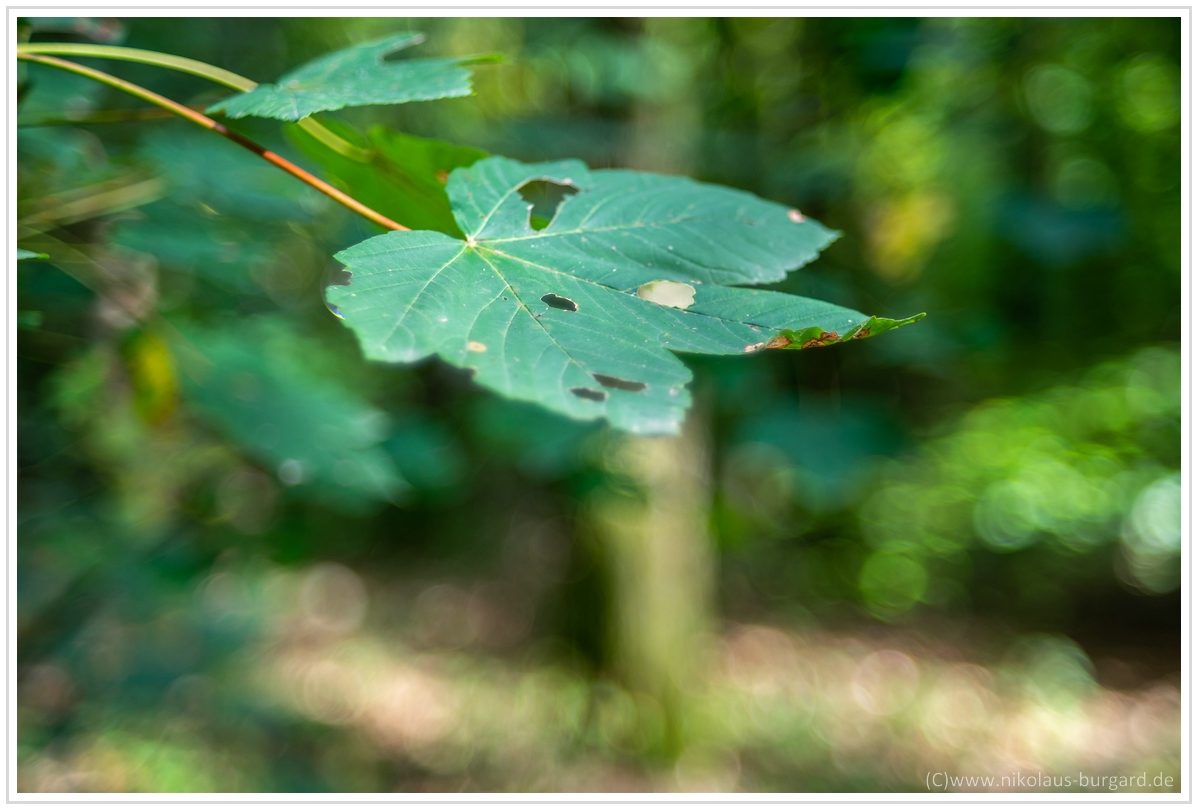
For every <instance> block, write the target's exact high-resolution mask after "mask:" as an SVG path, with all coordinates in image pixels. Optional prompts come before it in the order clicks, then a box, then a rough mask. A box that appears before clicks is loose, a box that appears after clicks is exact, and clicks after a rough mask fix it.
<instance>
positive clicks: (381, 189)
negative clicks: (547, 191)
mask: <svg viewBox="0 0 1198 810" xmlns="http://www.w3.org/2000/svg"><path fill="white" fill-rule="evenodd" d="M327 123H328V128H329V129H331V130H333V132H335V133H337V134H338V135H340V136H341V137H343V138H345V139H346V140H348V141H350V142H351V143H354V144H357V145H360V146H362V147H363V149H364V151H365V152H367V153H369V154H370V159H369V161H366V162H363V161H360V160H354V159H353V158H349V157H346V156H345V155H342V154H339V153H338V152H334V151H333V150H332V149H329V148H328V147H327V146H325V145H323V144H321V143H320V142H318V141H317V140H316V139H315V138H313V137H312V136H311V135H309V134H308V133H307V132H304V131H303V130H301V129H298V128H296V129H294V131H292V132H291V133H290V135H291V137H292V140H293V141H294V142H295V144H296V145H297V146H299V147H300V148H301V149H303V150H304V151H305V152H306V153H307V154H308V155H310V156H311V157H312V159H313V160H316V161H318V162H319V163H320V164H321V166H323V167H324V169H325V171H326V172H327V177H328V179H329V180H330V181H331V182H333V183H334V184H337V185H340V186H341V187H342V188H346V189H349V190H350V191H351V193H352V194H353V195H354V197H355V198H356V199H358V200H360V201H361V202H363V203H365V204H366V205H369V206H370V207H371V208H373V209H374V210H376V211H378V212H379V213H381V214H383V215H385V216H387V217H390V218H391V219H393V220H395V221H396V222H402V223H403V224H404V225H406V226H408V227H409V228H412V229H413V230H417V231H426V230H427V231H440V232H441V233H447V234H450V235H451V236H462V232H461V230H460V229H459V228H458V226H457V223H456V222H455V221H454V218H453V211H452V210H451V209H450V207H449V195H448V194H446V193H445V183H446V181H447V180H448V179H449V173H450V172H452V171H453V170H454V169H457V168H460V167H463V166H470V165H472V164H474V163H476V162H478V161H479V160H482V159H483V158H485V157H487V153H486V152H484V151H483V150H481V149H475V148H474V147H472V146H459V145H457V144H452V143H446V142H444V141H438V140H434V139H431V138H418V137H416V136H415V135H408V134H406V133H403V132H395V131H392V130H389V129H387V128H386V127H372V128H371V129H370V131H369V132H368V133H367V135H366V138H363V137H362V136H361V135H359V134H358V133H357V132H356V131H354V130H353V129H352V128H351V127H349V126H348V125H345V124H342V123H341V122H339V121H329V122H327Z"/></svg>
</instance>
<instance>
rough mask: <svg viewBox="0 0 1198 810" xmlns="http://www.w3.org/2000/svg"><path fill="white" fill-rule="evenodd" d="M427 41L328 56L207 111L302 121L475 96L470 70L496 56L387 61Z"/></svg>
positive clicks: (409, 39)
mask: <svg viewBox="0 0 1198 810" xmlns="http://www.w3.org/2000/svg"><path fill="white" fill-rule="evenodd" d="M423 41H424V35H423V34H400V35H398V36H392V37H387V38H386V39H381V40H378V41H376V42H369V43H366V44H363V45H355V46H353V47H350V48H344V49H343V50H340V51H334V52H333V53H330V54H325V55H324V56H321V57H320V58H318V59H314V60H312V61H311V62H308V63H307V64H305V65H303V66H302V67H299V68H296V69H295V70H293V71H291V72H290V73H287V74H286V75H284V76H283V77H282V78H281V79H279V81H278V83H277V84H260V85H258V86H257V87H255V88H254V89H253V90H250V91H248V92H246V93H240V94H238V95H235V96H230V97H229V98H227V99H224V100H222V101H219V102H217V103H216V104H213V105H212V106H211V107H209V108H208V112H209V113H215V112H221V113H224V114H225V115H227V116H228V117H230V118H245V117H246V116H255V117H258V118H277V119H280V120H283V121H299V120H300V119H302V118H307V117H308V116H309V115H312V114H313V113H318V112H324V111H327V110H340V109H343V108H345V107H363V106H366V105H368V104H403V103H405V102H408V101H431V100H433V99H438V98H451V97H454V96H468V95H470V93H471V87H470V70H469V68H468V67H467V66H468V65H471V64H476V63H478V62H480V61H491V60H492V57H465V58H460V59H407V60H404V61H401V62H394V63H384V61H383V58H384V57H385V56H387V54H390V53H394V52H395V51H400V50H403V49H404V48H410V47H411V46H413V45H418V44H420V43H421V42H423Z"/></svg>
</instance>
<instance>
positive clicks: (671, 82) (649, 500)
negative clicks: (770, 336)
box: [594, 19, 715, 757]
mask: <svg viewBox="0 0 1198 810" xmlns="http://www.w3.org/2000/svg"><path fill="white" fill-rule="evenodd" d="M643 25H644V28H643V39H642V48H643V50H644V52H645V63H646V65H647V66H648V67H649V70H648V75H646V76H645V85H644V87H643V89H642V93H641V94H640V95H639V97H638V98H637V100H636V102H635V103H634V105H633V110H632V119H631V122H630V125H629V137H628V141H627V147H626V149H627V151H626V164H627V165H628V167H629V168H633V169H640V170H644V171H654V172H666V173H671V174H691V173H692V171H693V169H694V163H695V158H696V153H697V150H698V147H699V137H700V134H701V132H702V117H703V115H702V107H701V104H700V98H699V92H698V87H697V85H696V80H697V78H698V75H699V74H700V72H701V68H702V65H701V64H700V63H701V62H702V61H703V57H702V56H698V57H696V53H697V49H696V48H694V47H693V46H694V44H695V43H694V42H693V41H692V40H694V38H695V36H696V34H701V33H702V31H701V30H700V28H701V27H702V25H704V22H703V21H694V20H675V19H650V20H645V21H644V23H643ZM696 26H699V28H696ZM707 432H708V424H707V421H706V419H704V418H703V414H702V412H701V408H695V409H693V410H692V411H691V413H690V414H689V415H688V417H687V420H686V426H685V429H684V430H683V433H682V435H680V436H677V437H663V438H638V437H623V438H621V439H619V440H618V442H619V444H618V446H617V447H616V448H615V450H614V452H613V454H612V456H611V466H612V468H613V470H612V471H613V472H614V473H616V475H617V476H620V477H623V478H624V480H625V481H626V482H628V483H629V484H631V485H632V486H631V489H632V490H633V491H634V492H635V494H630V493H628V492H627V491H625V492H623V493H617V492H616V491H615V490H609V491H607V492H606V494H605V495H604V496H603V497H602V498H601V501H600V502H599V503H598V504H597V506H599V507H600V508H598V509H597V510H596V511H595V513H594V514H595V518H596V520H595V522H594V525H595V527H596V529H597V535H598V538H597V539H598V545H599V548H600V554H601V555H602V557H603V558H604V559H603V567H604V569H605V570H606V572H607V575H608V586H609V595H610V602H609V604H608V607H607V610H608V615H607V621H606V630H607V637H606V641H607V643H608V644H609V645H610V649H609V650H608V651H607V655H606V656H605V657H606V659H607V660H608V662H609V665H610V666H611V667H612V669H614V670H615V672H616V673H617V675H618V676H619V677H620V678H621V679H622V680H623V681H624V682H625V684H626V685H627V686H628V687H629V688H630V689H632V690H633V691H635V692H638V693H641V694H643V695H646V696H648V697H651V698H652V699H653V700H654V701H656V703H657V704H658V706H659V707H660V709H661V713H662V716H661V726H662V727H661V732H662V736H661V737H660V738H659V739H660V742H661V744H662V748H663V750H662V753H664V754H665V755H666V756H669V757H676V756H677V755H678V754H679V753H681V750H682V748H683V746H684V745H685V742H684V740H683V739H682V724H683V717H684V714H685V710H686V702H687V695H688V693H689V692H690V691H691V690H692V689H694V688H695V687H697V686H698V677H699V675H700V673H701V672H702V664H703V661H704V659H705V658H706V656H705V648H706V645H707V638H708V633H709V629H710V625H711V621H712V618H713V614H714V610H713V601H714V569H715V563H714V554H713V551H712V543H711V538H710V535H709V533H708V516H709V512H710V500H711V483H710V473H709V470H710V461H709V451H708V436H707ZM641 723H642V726H643V728H642V732H643V734H644V735H646V736H647V737H649V738H652V737H654V736H656V735H653V734H652V733H651V732H648V730H647V728H645V727H646V726H649V725H655V723H654V721H653V719H651V718H647V717H642V718H641ZM643 738H644V737H643Z"/></svg>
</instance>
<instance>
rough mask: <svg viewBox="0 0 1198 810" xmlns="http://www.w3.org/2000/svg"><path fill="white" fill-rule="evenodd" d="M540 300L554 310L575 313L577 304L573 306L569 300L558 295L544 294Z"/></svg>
mask: <svg viewBox="0 0 1198 810" xmlns="http://www.w3.org/2000/svg"><path fill="white" fill-rule="evenodd" d="M541 300H542V301H544V302H545V303H546V304H548V305H549V306H551V307H553V308H554V309H564V310H565V311H566V312H577V311H578V304H575V303H574V302H573V301H571V300H570V299H569V298H563V297H562V296H560V295H554V294H553V293H545V294H544V295H542V296H541Z"/></svg>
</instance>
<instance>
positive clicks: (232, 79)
mask: <svg viewBox="0 0 1198 810" xmlns="http://www.w3.org/2000/svg"><path fill="white" fill-rule="evenodd" d="M26 53H30V54H45V55H51V56H53V55H61V56H84V57H95V58H97V59H119V60H120V61H122V62H137V63H139V64H143V65H154V66H155V67H161V68H167V69H169V70H177V71H180V72H181V73H190V74H191V75H193V76H200V77H202V78H205V79H208V80H209V81H213V82H216V83H217V84H220V85H223V86H225V87H230V88H232V89H234V90H239V91H241V92H243V93H245V92H249V91H250V90H253V89H254V88H255V87H257V86H258V83H257V82H255V81H254V80H253V79H247V78H246V77H245V76H239V75H237V74H236V73H233V72H232V71H228V70H225V69H224V68H218V67H217V66H216V65H210V64H208V63H207V62H201V61H199V60H198V59H188V58H186V57H183V56H175V55H174V54H169V53H159V52H158V51H147V50H143V49H141V48H125V47H122V46H119V45H91V44H87V43H78V42H34V43H22V44H20V45H17V54H18V55H19V54H26ZM297 126H299V127H300V129H302V130H304V131H305V132H307V133H308V134H309V135H311V136H312V137H313V138H315V139H316V140H318V141H320V142H321V143H323V144H324V145H325V146H327V147H329V148H330V149H332V150H333V151H335V152H338V153H339V154H342V155H345V156H346V157H348V158H350V159H352V160H356V161H358V162H359V163H369V162H370V158H371V153H370V152H369V151H368V150H365V149H361V148H359V147H357V146H355V145H354V144H352V143H350V142H349V141H347V140H345V139H344V138H342V137H341V136H340V135H337V134H336V133H335V132H333V131H332V130H330V129H329V128H328V127H326V126H324V125H323V124H321V123H320V122H319V121H317V120H316V119H315V118H312V117H310V116H309V117H308V118H304V119H303V120H301V121H298V122H297Z"/></svg>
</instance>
